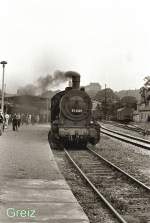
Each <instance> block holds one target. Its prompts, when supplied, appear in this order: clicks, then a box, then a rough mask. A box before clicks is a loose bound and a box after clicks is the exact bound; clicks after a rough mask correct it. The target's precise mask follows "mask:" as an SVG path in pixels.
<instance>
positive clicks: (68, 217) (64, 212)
mask: <svg viewBox="0 0 150 223" xmlns="http://www.w3.org/2000/svg"><path fill="white" fill-rule="evenodd" d="M48 129H49V126H48V125H35V126H23V127H21V128H20V129H19V131H18V132H13V131H12V130H11V128H10V127H9V129H8V130H7V131H6V132H5V133H4V134H3V135H2V136H1V137H0V223H5V222H8V223H10V222H20V223H23V222H24V223H25V222H29V223H30V222H38V223H39V222H40V223H42V222H47V223H48V222H50V223H89V220H88V218H87V216H86V215H85V213H84V212H83V210H82V208H81V206H80V205H79V204H78V202H77V200H76V199H75V197H74V195H73V194H72V192H71V190H70V188H69V186H68V184H67V183H66V181H65V180H64V178H63V176H62V175H61V173H60V171H59V169H58V167H57V164H56V162H55V160H54V157H53V154H52V151H51V150H50V148H49V144H48V141H47V134H48Z"/></svg>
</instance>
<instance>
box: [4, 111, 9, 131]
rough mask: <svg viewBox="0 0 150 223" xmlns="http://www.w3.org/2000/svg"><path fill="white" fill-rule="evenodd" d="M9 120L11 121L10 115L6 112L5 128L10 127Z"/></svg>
mask: <svg viewBox="0 0 150 223" xmlns="http://www.w3.org/2000/svg"><path fill="white" fill-rule="evenodd" d="M8 122H9V115H8V114H7V113H6V114H5V128H6V129H7V128H8Z"/></svg>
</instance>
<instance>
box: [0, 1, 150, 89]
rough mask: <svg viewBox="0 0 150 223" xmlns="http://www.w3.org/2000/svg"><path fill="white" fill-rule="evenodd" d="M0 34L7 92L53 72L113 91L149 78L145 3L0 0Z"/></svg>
mask: <svg viewBox="0 0 150 223" xmlns="http://www.w3.org/2000/svg"><path fill="white" fill-rule="evenodd" d="M0 30H1V32H0V60H6V61H8V65H7V66H6V73H5V77H6V78H5V80H6V81H5V82H6V85H7V91H9V92H15V91H16V88H18V87H19V86H23V85H25V84H29V83H34V82H35V81H36V79H37V78H38V77H39V76H42V75H43V76H44V75H46V74H47V73H50V74H51V73H53V72H54V70H56V69H57V70H62V71H67V70H75V71H77V72H79V73H80V74H81V84H82V85H86V84H88V83H89V82H99V83H100V84H101V85H102V87H104V84H105V83H106V84H107V85H108V86H109V87H111V88H112V89H114V90H120V89H135V88H139V87H141V85H142V84H143V78H144V77H145V76H147V75H149V74H150V1H149V0H141V1H140V0H5V1H4V0H0ZM0 73H2V67H0ZM1 77H2V75H0V83H1Z"/></svg>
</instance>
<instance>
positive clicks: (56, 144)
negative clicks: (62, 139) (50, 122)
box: [48, 131, 62, 150]
mask: <svg viewBox="0 0 150 223" xmlns="http://www.w3.org/2000/svg"><path fill="white" fill-rule="evenodd" d="M48 141H49V144H50V147H51V149H55V150H56V149H62V146H61V145H60V143H59V141H58V140H57V139H56V138H55V137H54V135H53V134H52V132H51V131H49V133H48Z"/></svg>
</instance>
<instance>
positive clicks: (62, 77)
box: [17, 70, 80, 95]
mask: <svg viewBox="0 0 150 223" xmlns="http://www.w3.org/2000/svg"><path fill="white" fill-rule="evenodd" d="M75 76H80V75H79V74H78V73H77V72H74V71H67V72H64V71H60V70H56V71H55V72H54V73H53V75H51V74H47V75H46V76H44V77H43V76H41V77H39V78H38V79H37V81H36V83H35V84H28V85H26V86H24V87H20V88H19V89H18V90H17V94H19V95H40V94H42V93H44V92H46V91H47V90H48V89H49V88H50V87H51V88H52V87H56V86H58V85H59V84H61V83H64V82H66V81H68V79H70V78H72V77H75Z"/></svg>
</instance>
